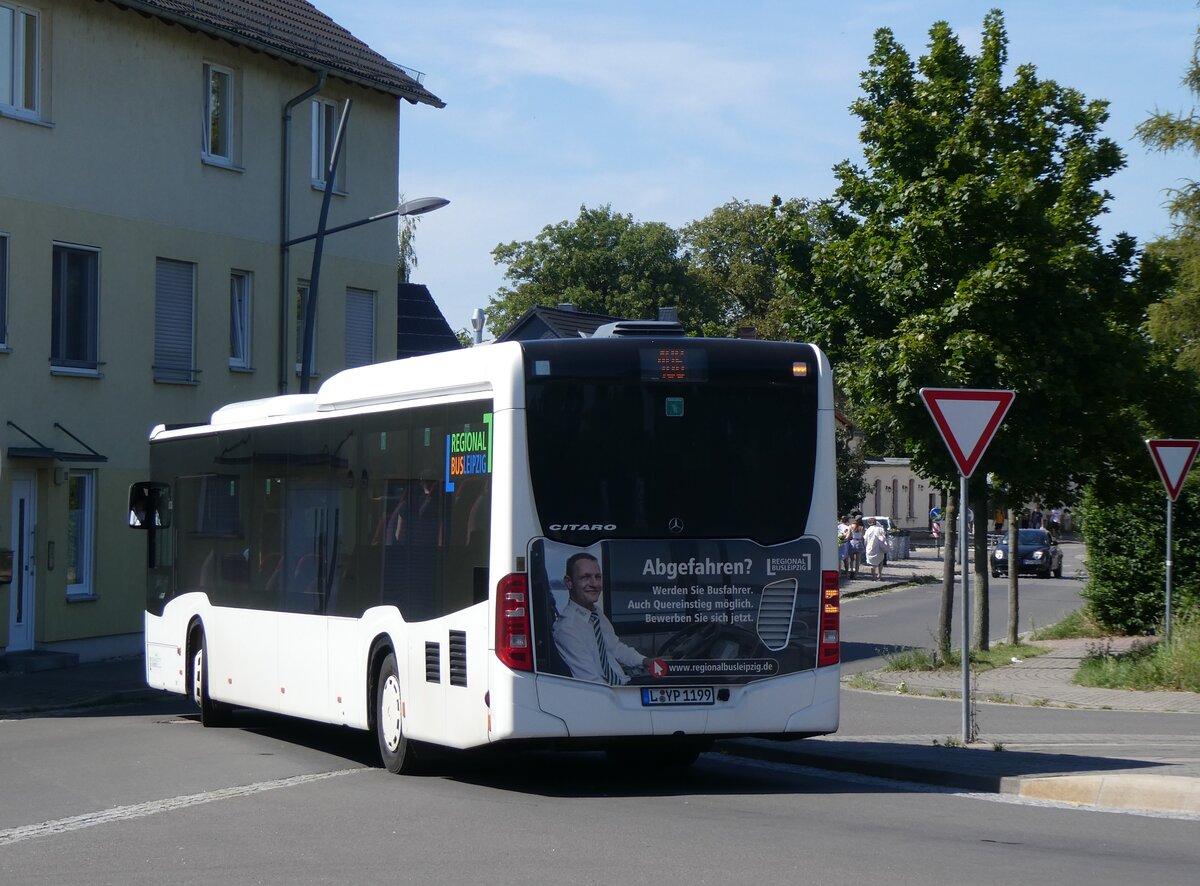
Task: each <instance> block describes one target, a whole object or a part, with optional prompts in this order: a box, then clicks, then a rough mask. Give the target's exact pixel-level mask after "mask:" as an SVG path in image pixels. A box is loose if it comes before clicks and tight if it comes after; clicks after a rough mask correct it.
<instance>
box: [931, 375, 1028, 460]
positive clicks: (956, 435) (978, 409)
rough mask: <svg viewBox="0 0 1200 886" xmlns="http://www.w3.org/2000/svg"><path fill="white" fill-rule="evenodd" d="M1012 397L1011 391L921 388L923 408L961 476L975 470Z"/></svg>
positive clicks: (1005, 413) (1006, 412)
mask: <svg viewBox="0 0 1200 886" xmlns="http://www.w3.org/2000/svg"><path fill="white" fill-rule="evenodd" d="M1015 397H1016V395H1015V394H1014V393H1013V392H1012V391H989V390H980V389H977V388H921V399H922V400H924V401H925V408H926V409H928V410H929V414H930V415H931V416H932V417H933V423H934V424H935V425H936V426H937V429H938V433H939V434H941V435H942V440H943V441H944V442H945V444H946V448H947V449H949V450H950V457H951V458H953V459H954V463H955V464H956V465H958V471H959V473H960V474H962V475H963V476H964V477H970V476H971V474H972V473H974V471H975V466H976V465H978V464H979V459H980V458H982V457H983V453H984V450H986V449H987V448H988V444H989V443H991V442H992V437H993V436H995V434H996V429H997V428H999V427H1000V422H1002V421H1004V416H1005V415H1007V414H1008V408H1009V407H1010V406H1012V402H1013V399H1014V398H1015Z"/></svg>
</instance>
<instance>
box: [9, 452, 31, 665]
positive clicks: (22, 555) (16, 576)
mask: <svg viewBox="0 0 1200 886" xmlns="http://www.w3.org/2000/svg"><path fill="white" fill-rule="evenodd" d="M9 525H10V526H12V551H13V577H12V584H11V585H9V588H8V597H9V604H8V647H7V650H8V651H9V652H21V651H23V650H26V649H32V648H33V600H34V593H33V592H34V588H35V587H37V568H36V562H35V555H36V552H37V544H36V540H35V538H34V532H33V529H34V526H36V525H37V486H36V485H35V484H34V481H33V477H32V476H31V475H29V474H15V475H14V476H13V481H12V519H11V520H10V521H9Z"/></svg>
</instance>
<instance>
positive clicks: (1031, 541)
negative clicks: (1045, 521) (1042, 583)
mask: <svg viewBox="0 0 1200 886" xmlns="http://www.w3.org/2000/svg"><path fill="white" fill-rule="evenodd" d="M991 560H992V578H999V577H1000V576H1001V575H1007V574H1008V536H1005V537H1004V538H1003V540H1001V541H1000V543H999V544H997V545H996V549H995V550H994V551H992V556H991ZM1062 568H1063V555H1062V551H1061V550H1060V549H1059V547H1058V542H1056V541H1055V540H1054V539H1053V538H1052V537H1051V535H1050V533H1049V532H1048V531H1047V530H1045V529H1018V530H1017V574H1018V575H1020V574H1021V573H1022V572H1032V573H1033V574H1034V575H1040V576H1041V577H1042V578H1049V577H1050V576H1051V575H1053V576H1054V577H1055V578H1062Z"/></svg>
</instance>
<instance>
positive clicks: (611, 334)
mask: <svg viewBox="0 0 1200 886" xmlns="http://www.w3.org/2000/svg"><path fill="white" fill-rule="evenodd" d="M682 335H683V324H682V323H679V322H678V321H675V320H619V321H617V322H616V323H605V324H604V325H603V326H601V327H600V328H599V329H597V330H596V331H595V332H593V333H592V338H679V337H681V336H682Z"/></svg>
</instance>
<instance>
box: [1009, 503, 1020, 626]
mask: <svg viewBox="0 0 1200 886" xmlns="http://www.w3.org/2000/svg"><path fill="white" fill-rule="evenodd" d="M1018 513H1019V512H1018V511H1017V509H1016V508H1009V509H1008V642H1009V644H1010V645H1013V646H1015V645H1016V644H1017V623H1018V621H1019V619H1020V614H1021V613H1020V605H1021V596H1020V592H1019V590H1018V588H1017V567H1016V561H1015V560H1014V559H1013V558H1014V556H1015V553H1014V552H1015V551H1016V550H1017V514H1018Z"/></svg>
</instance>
